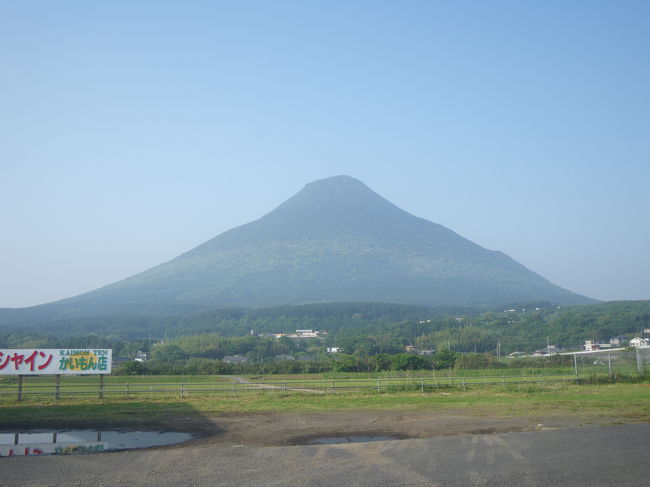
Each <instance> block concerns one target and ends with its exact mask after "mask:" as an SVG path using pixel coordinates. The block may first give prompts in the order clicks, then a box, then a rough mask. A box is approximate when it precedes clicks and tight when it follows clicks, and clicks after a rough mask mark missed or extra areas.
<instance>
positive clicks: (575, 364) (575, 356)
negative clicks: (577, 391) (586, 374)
mask: <svg viewBox="0 0 650 487" xmlns="http://www.w3.org/2000/svg"><path fill="white" fill-rule="evenodd" d="M573 367H574V368H575V371H576V384H577V383H578V355H577V354H575V353H574V354H573Z"/></svg>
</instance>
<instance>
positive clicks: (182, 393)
mask: <svg viewBox="0 0 650 487" xmlns="http://www.w3.org/2000/svg"><path fill="white" fill-rule="evenodd" d="M183 386H184V384H183V383H182V382H181V399H183V397H185V394H184V393H185V391H184V390H183Z"/></svg>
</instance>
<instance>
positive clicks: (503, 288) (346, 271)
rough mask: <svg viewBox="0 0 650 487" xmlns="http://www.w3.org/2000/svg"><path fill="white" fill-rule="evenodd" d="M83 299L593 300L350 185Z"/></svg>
mask: <svg viewBox="0 0 650 487" xmlns="http://www.w3.org/2000/svg"><path fill="white" fill-rule="evenodd" d="M73 299H74V300H75V301H77V302H78V303H79V304H82V301H83V302H86V303H87V304H91V303H94V305H95V306H97V307H100V308H103V307H104V304H108V305H109V306H116V305H117V306H119V307H120V308H125V310H126V309H128V310H134V311H135V310H146V311H151V310H154V309H166V310H172V309H192V308H203V307H225V306H251V307H260V306H273V305H284V304H301V303H309V302H337V301H385V302H401V303H412V304H424V305H453V304H464V305H481V304H498V303H506V302H516V301H536V300H545V301H551V302H556V303H580V302H585V301H587V299H586V298H584V297H582V296H579V295H577V294H574V293H572V292H569V291H567V290H565V289H562V288H560V287H558V286H555V285H553V284H551V283H549V282H548V281H547V280H545V279H544V278H542V277H540V276H539V275H537V274H535V273H533V272H531V271H530V270H528V269H526V268H525V267H524V266H522V265H520V264H518V263H517V262H515V261H514V260H512V259H511V258H510V257H508V256H506V255H505V254H503V253H501V252H495V251H489V250H486V249H484V248H482V247H480V246H479V245H476V244H474V243H472V242H470V241H469V240H467V239H465V238H463V237H461V236H459V235H457V234H456V233H454V232H452V231H451V230H449V229H447V228H445V227H443V226H441V225H438V224H435V223H432V222H429V221H427V220H424V219H422V218H418V217H415V216H413V215H411V214H409V213H407V212H405V211H403V210H401V209H400V208H398V207H397V206H395V205H393V204H392V203H390V202H389V201H387V200H386V199H384V198H382V197H381V196H379V195H378V194H377V193H375V192H373V191H372V190H371V189H369V188H368V187H367V186H366V185H365V184H363V183H362V182H361V181H358V180H357V179H354V178H351V177H348V176H336V177H332V178H328V179H323V180H320V181H315V182H313V183H310V184H308V185H307V186H305V188H304V189H303V190H302V191H300V192H299V193H298V194H296V195H295V196H293V197H292V198H290V199H289V200H287V201H286V202H284V203H283V204H281V205H280V206H278V207H277V208H276V209H274V210H273V211H271V212H270V213H268V214H267V215H265V216H264V217H262V218H260V219H259V220H256V221H254V222H251V223H248V224H246V225H242V226H240V227H237V228H234V229H232V230H229V231H227V232H225V233H223V234H221V235H219V236H217V237H215V238H213V239H212V240H209V241H208V242H205V243H204V244H202V245H200V246H198V247H196V248H195V249H193V250H191V251H189V252H187V253H185V254H183V255H181V256H179V257H177V258H175V259H173V260H172V261H170V262H167V263H165V264H162V265H160V266H158V267H155V268H153V269H151V270H149V271H146V272H143V273H141V274H139V275H136V276H134V277H132V278H129V279H126V280H124V281H121V282H118V283H116V284H113V285H110V286H107V287H105V288H102V289H100V290H97V291H94V292H92V293H88V294H86V295H83V296H79V297H77V298H73Z"/></svg>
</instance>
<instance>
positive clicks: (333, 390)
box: [332, 379, 336, 394]
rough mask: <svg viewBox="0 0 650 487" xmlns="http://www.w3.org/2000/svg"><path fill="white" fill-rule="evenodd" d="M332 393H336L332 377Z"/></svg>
mask: <svg viewBox="0 0 650 487" xmlns="http://www.w3.org/2000/svg"><path fill="white" fill-rule="evenodd" d="M332 394H336V389H335V388H334V379H332Z"/></svg>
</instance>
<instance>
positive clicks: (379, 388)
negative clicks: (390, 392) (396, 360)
mask: <svg viewBox="0 0 650 487" xmlns="http://www.w3.org/2000/svg"><path fill="white" fill-rule="evenodd" d="M380 381H381V379H379V378H378V379H377V394H381V382H380Z"/></svg>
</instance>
